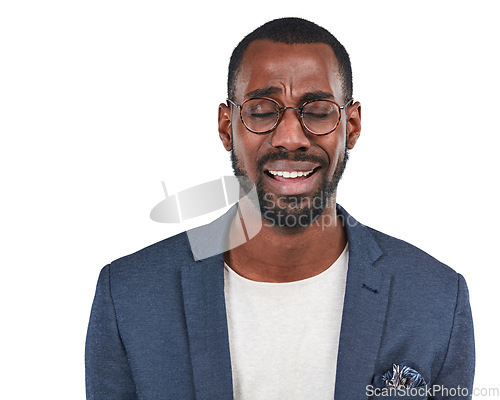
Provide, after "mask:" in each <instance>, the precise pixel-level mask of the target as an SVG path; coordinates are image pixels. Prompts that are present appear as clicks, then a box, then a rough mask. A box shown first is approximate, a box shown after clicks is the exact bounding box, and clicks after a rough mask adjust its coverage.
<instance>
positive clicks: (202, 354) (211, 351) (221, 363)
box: [182, 254, 233, 400]
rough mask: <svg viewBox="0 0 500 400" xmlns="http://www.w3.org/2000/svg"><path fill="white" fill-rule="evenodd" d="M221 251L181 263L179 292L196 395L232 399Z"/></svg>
mask: <svg viewBox="0 0 500 400" xmlns="http://www.w3.org/2000/svg"><path fill="white" fill-rule="evenodd" d="M223 263H224V259H223V256H222V254H220V255H218V256H214V257H211V258H208V259H206V260H203V261H201V262H197V263H194V262H193V264H192V265H189V266H185V267H184V268H183V270H182V293H183V298H184V308H185V316H186V325H187V332H188V340H189V351H190V353H191V362H192V365H193V379H194V386H195V392H196V399H198V400H208V399H221V400H232V398H233V384H232V372H231V358H230V355H229V338H228V330H227V319H226V306H225V300H224V268H223Z"/></svg>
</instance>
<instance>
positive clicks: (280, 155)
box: [257, 150, 328, 170]
mask: <svg viewBox="0 0 500 400" xmlns="http://www.w3.org/2000/svg"><path fill="white" fill-rule="evenodd" d="M280 160H284V161H310V162H314V163H317V164H319V165H320V166H321V167H328V161H327V160H325V159H324V158H322V157H320V156H316V155H314V154H306V153H290V152H289V151H284V150H279V151H277V152H274V153H269V154H266V155H265V156H262V157H261V158H260V159H259V160H257V169H258V170H262V169H263V167H264V164H266V163H267V162H268V161H280Z"/></svg>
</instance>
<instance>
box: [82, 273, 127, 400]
mask: <svg viewBox="0 0 500 400" xmlns="http://www.w3.org/2000/svg"><path fill="white" fill-rule="evenodd" d="M109 275H110V266H109V265H107V266H106V267H104V268H103V269H102V270H101V273H100V275H99V280H98V282H97V288H96V293H95V297H94V302H93V304H92V311H91V313H90V322H89V326H88V331H87V340H86V343H85V374H86V376H85V383H86V389H87V399H88V400H101V399H103V400H104V399H105V400H135V399H137V396H136V390H135V385H134V381H133V378H132V372H131V369H130V365H129V362H128V360H127V354H126V351H125V347H124V346H123V343H122V340H121V338H120V333H119V331H118V325H117V322H116V315H115V309H114V305H113V299H112V297H111V290H110V276H109Z"/></svg>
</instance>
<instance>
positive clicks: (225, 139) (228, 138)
mask: <svg viewBox="0 0 500 400" xmlns="http://www.w3.org/2000/svg"><path fill="white" fill-rule="evenodd" d="M219 137H220V140H221V141H222V145H223V146H224V148H225V149H226V150H227V151H230V150H231V147H232V141H233V129H232V126H231V108H230V107H229V106H227V105H226V104H224V103H221V104H219Z"/></svg>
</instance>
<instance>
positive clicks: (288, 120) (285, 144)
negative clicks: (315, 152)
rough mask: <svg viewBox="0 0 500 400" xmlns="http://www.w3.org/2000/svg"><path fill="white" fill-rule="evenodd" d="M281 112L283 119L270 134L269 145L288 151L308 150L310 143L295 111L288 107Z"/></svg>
mask: <svg viewBox="0 0 500 400" xmlns="http://www.w3.org/2000/svg"><path fill="white" fill-rule="evenodd" d="M287 111H288V112H287ZM283 112H284V114H283V118H282V119H281V121H280V123H279V124H278V126H277V127H276V129H275V130H274V131H273V132H272V133H271V135H272V136H271V145H272V146H273V147H281V148H282V149H285V150H288V151H296V150H307V149H309V147H311V142H310V140H309V138H308V137H307V133H306V132H305V130H304V129H303V128H302V125H301V124H300V121H299V114H298V112H297V110H296V109H295V108H293V107H290V108H286V109H285V110H284V111H283Z"/></svg>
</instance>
